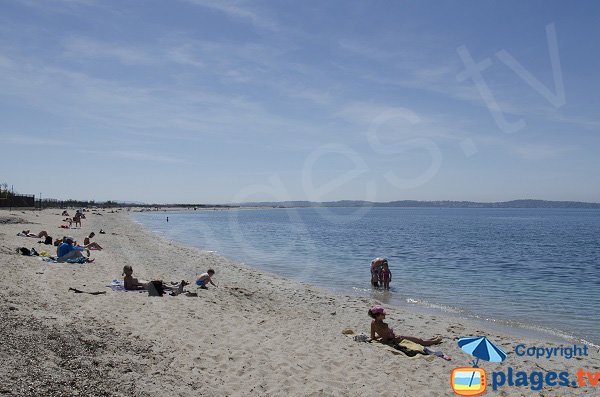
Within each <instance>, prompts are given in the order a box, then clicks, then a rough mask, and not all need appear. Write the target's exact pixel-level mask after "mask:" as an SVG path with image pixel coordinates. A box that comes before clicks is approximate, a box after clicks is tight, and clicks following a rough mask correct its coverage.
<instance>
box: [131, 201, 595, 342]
mask: <svg viewBox="0 0 600 397" xmlns="http://www.w3.org/2000/svg"><path fill="white" fill-rule="evenodd" d="M279 209H281V208H267V207H258V208H246V207H242V208H231V209H229V210H279ZM173 210H174V211H175V212H180V213H194V212H195V211H193V210H185V209H179V210H178V209H173ZM206 210H212V209H206ZM199 211H200V210H199ZM141 212H142V213H144V212H145V211H141ZM137 213H138V211H131V212H129V211H128V214H129V216H130V218H131V219H132V221H133V222H135V223H136V224H139V225H140V227H142V228H143V229H144V230H145V231H147V232H148V233H151V234H152V235H155V236H156V237H157V238H162V239H165V240H167V241H170V242H171V243H174V244H179V245H181V246H183V247H188V248H194V249H198V250H199V251H200V252H205V253H210V254H215V255H217V256H218V257H220V258H222V259H223V260H225V261H228V262H232V263H237V264H238V265H242V266H246V267H247V268H248V269H249V270H251V271H257V272H261V273H264V274H269V275H271V276H276V277H283V278H285V279H287V280H290V281H292V282H297V283H301V284H303V285H310V286H312V287H314V288H319V289H322V290H323V291H325V292H327V293H330V294H335V295H339V296H345V297H348V298H354V297H362V298H367V299H371V300H374V301H375V302H377V303H378V304H382V305H383V304H384V305H387V306H391V307H396V308H398V309H401V310H409V311H413V312H414V313H415V314H424V315H435V316H445V317H448V318H450V319H454V320H455V321H468V322H472V323H474V324H478V325H479V326H481V327H484V328H490V329H494V330H497V331H499V332H502V333H507V334H510V335H512V336H514V337H523V338H528V339H544V340H547V341H550V342H553V343H582V344H586V345H589V346H592V347H596V348H598V347H600V344H598V343H596V342H594V341H590V340H587V339H585V338H583V337H581V336H578V335H576V334H575V333H572V332H570V331H568V330H563V329H557V328H552V327H551V326H545V325H539V324H534V323H526V322H523V321H519V320H513V319H505V318H491V317H490V318H486V315H485V314H477V313H470V312H468V311H466V310H465V309H464V308H461V307H454V306H448V305H445V304H441V303H430V302H426V301H414V302H410V301H411V300H412V299H411V298H408V297H407V298H406V300H404V301H400V302H403V303H397V302H395V303H390V302H389V301H390V299H389V297H390V295H388V294H392V292H385V291H382V290H379V289H378V290H373V289H372V288H370V286H369V287H364V288H359V287H352V288H353V290H352V291H349V290H347V289H343V288H337V289H336V288H333V287H329V286H324V285H318V284H312V283H310V282H306V281H302V280H297V279H294V278H289V277H287V276H285V275H283V274H278V273H275V272H272V271H269V270H268V269H262V268H260V267H257V266H255V265H253V264H251V263H245V262H244V263H240V262H239V261H236V260H235V259H232V258H229V257H228V256H227V254H226V253H223V252H220V251H211V250H205V249H203V248H201V247H197V246H194V245H193V244H187V243H185V242H183V241H178V240H170V239H168V238H167V237H166V236H164V235H162V234H161V232H160V231H154V230H151V229H150V228H149V227H147V226H146V225H145V224H144V223H143V222H142V221H138V220H136V219H134V218H135V216H136V214H137Z"/></svg>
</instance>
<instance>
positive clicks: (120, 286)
mask: <svg viewBox="0 0 600 397" xmlns="http://www.w3.org/2000/svg"><path fill="white" fill-rule="evenodd" d="M107 287H108V288H110V289H112V290H113V291H116V292H127V290H126V289H125V284H124V283H123V280H113V281H111V283H110V284H108V285H107Z"/></svg>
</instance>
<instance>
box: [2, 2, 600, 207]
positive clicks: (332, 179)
mask: <svg viewBox="0 0 600 397" xmlns="http://www.w3.org/2000/svg"><path fill="white" fill-rule="evenodd" d="M599 15H600V4H597V3H595V2H586V1H580V2H568V1H527V2H523V1H502V2H500V1H498V2H494V1H479V2H459V1H456V2H451V1H447V2H439V1H412V2H405V1H378V2H366V1H361V2H356V1H346V0H344V1H316V0H315V1H301V2H298V1H251V2H250V1H223V2H218V1H208V0H181V1H176V0H174V1H168V2H164V1H118V2H117V1H108V0H106V1H104V0H103V1H101V0H98V1H95V0H45V1H35V0H13V1H3V2H1V3H0V88H1V89H0V142H1V145H2V151H1V152H2V154H1V155H0V167H1V168H0V169H1V170H2V171H1V172H0V182H6V183H8V184H9V185H10V184H14V185H15V189H17V190H19V191H20V192H22V193H32V194H36V195H38V194H39V193H42V195H43V197H53V198H76V199H96V200H108V199H117V200H132V201H144V202H156V203H165V202H201V203H226V202H240V201H259V200H268V201H282V200H314V201H329V200H339V199H356V200H361V199H363V200H373V201H390V200H403V199H416V200H472V201H503V200H511V199H517V198H538V199H548V200H579V201H596V202H597V201H600V176H599V175H600V174H599V173H598V169H599V167H598V166H599V165H600V160H599V159H598V156H597V151H598V148H600V136H599V134H598V132H599V131H600V116H599V115H598V111H597V109H599V108H600V104H599V103H598V102H599V99H598V98H599V96H598V89H599V88H600V84H599V83H600V78H599V77H598V73H597V71H598V68H599V66H600V62H599V61H600V51H598V50H599V49H598V39H599V31H598V27H597V21H598V17H599ZM469 62H471V63H472V65H471V67H469ZM473 65H474V66H473Z"/></svg>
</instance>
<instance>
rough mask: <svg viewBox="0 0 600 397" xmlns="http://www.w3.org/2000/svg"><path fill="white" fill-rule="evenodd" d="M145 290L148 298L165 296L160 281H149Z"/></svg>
mask: <svg viewBox="0 0 600 397" xmlns="http://www.w3.org/2000/svg"><path fill="white" fill-rule="evenodd" d="M146 288H147V289H148V296H163V295H164V294H165V290H164V288H163V282H162V280H153V281H150V282H149V283H148V286H147V287H146Z"/></svg>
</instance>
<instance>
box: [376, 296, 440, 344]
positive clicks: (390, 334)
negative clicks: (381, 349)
mask: <svg viewBox="0 0 600 397" xmlns="http://www.w3.org/2000/svg"><path fill="white" fill-rule="evenodd" d="M368 314H369V317H371V318H372V319H373V321H372V322H371V339H372V340H378V341H380V342H382V343H387V344H393V343H400V342H401V341H402V340H403V339H406V340H409V341H412V342H415V343H418V344H419V345H421V346H431V345H437V344H440V343H442V338H441V337H440V336H438V337H435V338H430V339H421V338H416V337H414V336H402V335H396V334H395V333H394V330H393V329H392V328H390V327H389V326H388V325H387V324H386V323H384V322H383V320H384V319H385V315H386V313H385V309H384V308H383V307H381V306H378V305H375V306H373V307H372V308H370V309H369V313H368Z"/></svg>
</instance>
